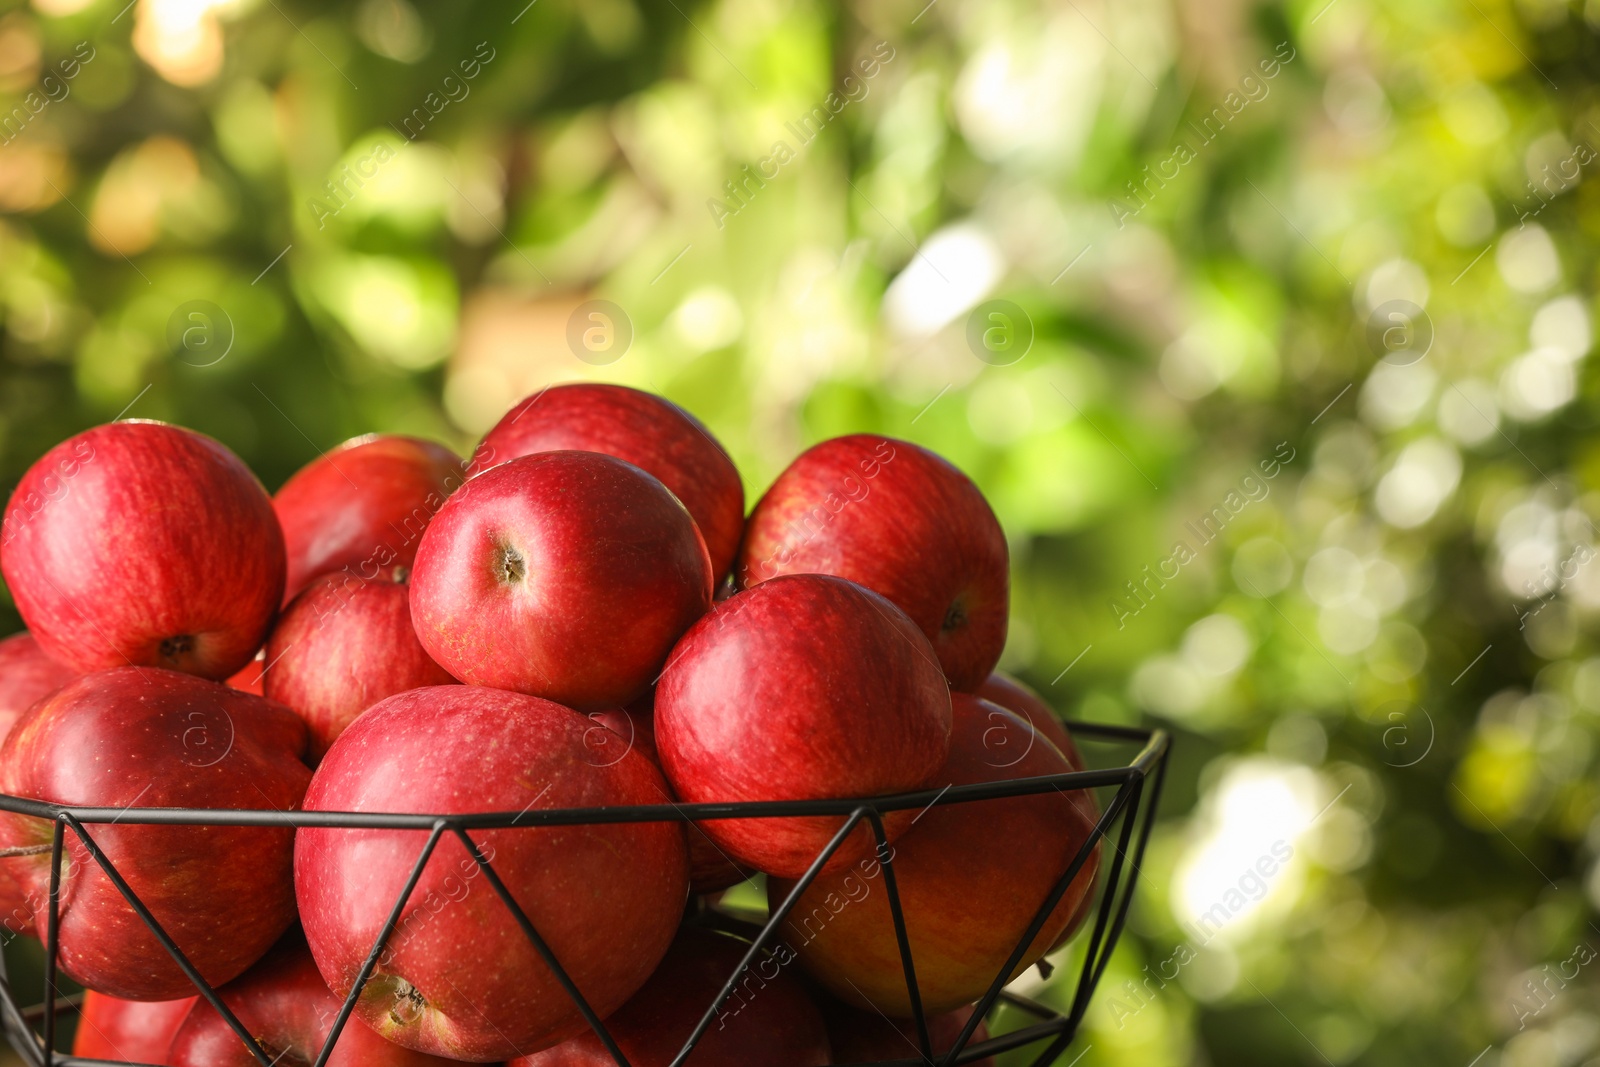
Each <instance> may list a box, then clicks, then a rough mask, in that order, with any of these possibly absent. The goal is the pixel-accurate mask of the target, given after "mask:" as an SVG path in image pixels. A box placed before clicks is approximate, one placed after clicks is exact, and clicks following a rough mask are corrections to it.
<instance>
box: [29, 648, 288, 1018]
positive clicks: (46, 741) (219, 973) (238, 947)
mask: <svg viewBox="0 0 1600 1067" xmlns="http://www.w3.org/2000/svg"><path fill="white" fill-rule="evenodd" d="M305 747H306V728H305V725H304V724H303V723H302V722H301V721H300V720H299V719H298V718H296V717H295V715H294V713H293V712H291V711H290V710H289V709H288V708H285V707H282V706H280V705H278V704H274V703H272V702H271V701H268V700H264V699H262V698H261V697H257V696H251V695H250V694H248V693H241V692H239V691H238V690H235V689H230V688H228V687H227V686H225V685H221V684H219V683H217V682H209V681H206V680H204V679H202V678H195V677H193V676H192V675H187V674H180V673H178V672H176V671H164V670H160V669H158V668H151V667H118V668H116V669H114V670H109V671H102V672H100V673H98V674H88V675H84V676H83V677H82V678H79V679H78V680H77V681H74V682H70V683H68V684H67V685H66V686H65V687H63V688H62V689H61V690H60V691H58V692H57V693H55V694H54V695H53V696H50V697H47V698H45V699H44V700H42V701H40V702H39V703H38V704H35V705H34V706H33V708H32V709H31V710H30V711H28V713H27V714H26V715H24V716H23V717H22V718H21V719H20V720H18V722H17V725H16V726H15V727H14V728H13V729H12V731H11V734H10V735H9V736H8V737H7V738H6V741H5V745H4V747H3V748H0V792H5V793H8V794H11V795H14V796H21V797H29V798H32V799H35V800H45V801H52V802H55V803H61V804H73V805H82V806H87V807H110V808H121V807H149V808H243V809H250V810H277V811H288V810H289V809H291V808H293V807H295V806H296V805H297V804H298V803H299V802H300V797H301V795H302V794H303V793H304V792H305V788H306V784H307V782H308V780H309V779H310V777H311V772H310V771H309V770H307V769H306V767H305V765H304V764H303V763H301V762H300V756H301V754H302V753H304V751H305ZM50 829H51V828H50V824H49V823H47V822H45V821H43V820H39V819H33V818H25V817H23V816H20V815H13V814H9V813H6V814H0V847H13V848H15V847H25V846H36V847H37V846H46V845H48V844H49V842H50ZM86 829H87V831H88V833H89V835H90V837H91V838H93V839H94V841H95V843H96V844H97V845H98V846H99V847H100V848H101V849H102V850H103V851H104V853H105V855H106V856H107V858H108V859H109V860H110V861H111V863H112V864H113V865H114V866H115V867H116V869H117V871H118V872H119V873H120V874H121V875H122V877H123V878H124V879H125V880H126V881H127V883H128V884H129V886H130V887H131V888H132V889H133V891H134V893H136V894H137V895H138V896H139V898H140V899H141V900H142V901H143V902H144V904H145V906H146V907H148V908H149V909H150V912H151V914H152V915H154V916H155V919H156V921H157V922H159V923H160V924H161V926H162V927H163V929H165V930H166V931H167V933H168V934H170V935H171V936H172V939H173V940H174V941H175V942H177V944H178V947H179V948H181V949H182V950H183V951H184V954H185V955H187V956H188V958H189V961H190V962H191V963H192V964H193V965H194V966H195V967H196V968H197V969H198V970H199V971H200V973H201V974H202V975H203V976H205V978H206V980H207V981H209V982H211V983H213V984H221V983H223V982H226V981H228V980H230V979H232V978H234V977H237V976H238V975H239V974H240V973H241V972H243V971H244V969H245V968H246V967H248V966H250V964H252V963H254V962H255V961H256V959H257V958H259V957H260V956H261V954H262V953H263V952H265V951H266V950H267V949H268V948H269V947H271V945H272V943H273V942H274V941H276V940H277V939H278V937H279V935H280V934H282V933H283V931H284V930H285V929H287V928H288V926H289V925H290V924H291V923H292V922H293V921H294V914H295V912H294V883H293V874H292V866H291V864H292V862H293V842H294V831H293V830H292V829H289V828H278V827H259V826H206V827H194V826H148V825H136V824H133V823H132V822H114V823H110V824H104V825H102V824H97V823H91V824H88V825H87V826H86ZM64 858H65V862H64V865H63V869H62V884H61V927H60V935H61V936H60V952H61V969H62V970H63V971H64V972H66V974H67V975H68V976H69V977H71V978H72V979H73V980H75V981H77V982H79V983H81V984H83V985H85V986H88V987H89V988H91V989H94V990H96V991H98V992H101V993H109V994H111V995H113V996H117V997H125V998H128V999H131V1000H169V999H172V998H174V997H178V996H182V995H184V994H186V993H190V992H192V991H193V988H194V987H193V986H192V985H191V984H190V982H189V980H188V979H187V978H186V977H184V974H183V972H182V971H181V970H180V969H179V968H178V965H177V964H176V963H175V962H174V961H173V960H172V957H170V956H169V955H167V953H166V951H165V950H164V949H163V948H162V947H161V944H160V942H158V941H157V940H156V938H155V935H153V934H152V933H151V932H150V931H149V929H148V928H147V927H146V926H145V925H144V923H143V922H141V921H140V919H139V917H138V916H137V915H136V914H135V913H134V911H133V909H132V908H131V907H129V906H128V904H127V902H126V901H124V900H123V898H122V896H121V895H120V894H119V893H118V892H117V889H116V887H115V886H114V885H113V884H112V883H111V880H110V879H109V878H107V877H106V875H105V872H104V871H102V870H101V868H100V866H99V865H98V864H97V863H96V862H95V861H94V860H93V859H92V858H91V857H90V855H89V853H88V850H87V849H86V848H85V847H84V846H83V844H82V842H81V841H79V840H78V838H77V835H76V834H74V833H71V832H68V833H67V835H66V855H65V857H64ZM5 863H6V865H7V868H6V869H7V871H8V872H10V873H11V874H12V875H13V876H14V877H15V878H16V879H17V880H18V881H19V882H20V883H21V885H22V888H23V890H24V892H25V894H26V900H25V902H24V905H25V907H27V908H29V909H31V911H32V913H33V918H34V921H35V923H36V925H37V926H38V927H39V928H40V929H41V931H42V929H43V927H44V925H45V914H46V911H45V909H46V907H47V900H48V892H49V881H50V855H49V852H48V850H45V851H43V852H40V853H36V854H28V855H18V856H13V857H12V858H9V859H7V860H5Z"/></svg>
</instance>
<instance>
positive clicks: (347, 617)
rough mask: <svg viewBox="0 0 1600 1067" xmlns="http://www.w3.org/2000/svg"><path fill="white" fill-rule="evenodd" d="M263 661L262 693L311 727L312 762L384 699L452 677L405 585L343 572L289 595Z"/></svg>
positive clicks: (327, 576) (269, 640)
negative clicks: (425, 641)
mask: <svg viewBox="0 0 1600 1067" xmlns="http://www.w3.org/2000/svg"><path fill="white" fill-rule="evenodd" d="M266 664H267V668H266V673H265V690H264V691H265V694H266V696H268V697H270V698H271V699H273V700H276V701H278V702H279V703H281V704H285V705H287V706H289V707H290V708H293V709H294V710H295V711H296V712H297V713H299V715H300V717H301V718H302V719H304V720H305V721H306V725H307V726H308V727H310V729H311V754H310V759H311V763H312V766H315V765H316V763H317V761H319V760H321V759H322V756H323V753H325V752H327V751H328V746H329V745H331V744H333V742H334V740H335V739H337V738H338V736H339V735H340V734H341V733H343V732H344V729H345V727H347V726H349V725H350V723H352V722H354V721H355V718H356V716H357V715H360V714H361V713H362V712H363V711H366V710H367V709H368V708H370V707H371V706H372V705H374V704H376V703H377V702H378V701H380V700H382V699H383V698H384V697H389V696H393V695H394V694H396V693H403V692H405V691H406V690H407V689H420V688H421V687H423V686H427V685H449V684H450V683H451V682H453V681H454V680H455V679H453V678H451V677H450V672H449V671H447V670H445V669H444V668H443V667H441V666H439V665H438V664H437V663H435V662H434V661H433V659H432V657H430V656H429V655H428V653H427V652H426V651H424V650H423V648H422V643H421V642H420V641H418V640H417V634H416V631H415V630H414V629H413V628H412V626H411V598H410V590H409V589H407V588H406V586H405V585H404V584H402V583H399V582H394V581H391V580H389V579H387V578H376V579H363V578H356V577H353V576H352V575H349V574H346V573H343V572H340V573H336V574H325V575H323V576H321V577H320V578H315V579H313V580H312V582H311V584H310V585H309V586H307V587H306V588H305V590H304V591H303V592H301V594H300V595H299V596H297V597H295V599H294V601H293V602H292V603H290V605H289V607H288V610H286V611H285V612H284V613H283V617H282V618H281V619H279V620H278V624H277V626H275V627H274V628H273V630H272V636H271V637H269V638H268V639H267V651H266Z"/></svg>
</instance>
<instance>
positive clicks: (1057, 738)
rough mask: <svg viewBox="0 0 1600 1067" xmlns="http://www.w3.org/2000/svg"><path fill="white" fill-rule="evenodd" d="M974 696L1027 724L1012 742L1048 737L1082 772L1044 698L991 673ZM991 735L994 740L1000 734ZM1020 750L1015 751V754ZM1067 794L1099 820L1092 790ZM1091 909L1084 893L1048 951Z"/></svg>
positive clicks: (1074, 751)
mask: <svg viewBox="0 0 1600 1067" xmlns="http://www.w3.org/2000/svg"><path fill="white" fill-rule="evenodd" d="M976 695H977V696H980V697H982V698H983V699H985V700H988V701H991V702H993V703H995V704H998V705H1000V706H1001V707H1002V708H1005V709H1006V710H1007V711H1009V712H1011V713H1012V714H1013V715H1015V716H1016V717H1017V718H1019V719H1021V720H1022V721H1023V722H1025V723H1027V724H1028V726H1029V727H1030V728H1031V729H1032V731H1034V732H1033V733H1030V734H1029V735H1028V736H1027V737H1026V738H1018V739H1016V740H1017V742H1018V743H1019V745H1020V746H1021V747H1026V746H1027V745H1029V744H1032V743H1034V737H1035V736H1037V737H1043V738H1048V739H1049V740H1050V742H1051V743H1052V744H1054V745H1055V746H1056V748H1057V749H1059V750H1060V751H1061V754H1062V755H1063V756H1065V757H1066V760H1067V764H1068V766H1070V767H1071V768H1072V769H1073V770H1075V771H1081V770H1083V768H1084V762H1083V754H1082V753H1080V752H1079V751H1078V746H1077V743H1076V742H1074V741H1073V740H1072V735H1071V734H1070V733H1068V732H1067V727H1066V724H1064V723H1063V722H1062V721H1061V720H1060V719H1058V718H1056V713H1055V709H1054V708H1052V707H1051V706H1050V705H1049V704H1046V703H1045V702H1044V698H1043V697H1041V696H1040V695H1039V694H1038V693H1036V692H1034V691H1033V690H1032V689H1031V688H1029V687H1028V686H1027V685H1025V684H1024V683H1022V682H1021V681H1019V680H1017V679H1016V678H1013V677H1011V676H1010V675H1009V674H1006V673H1004V672H1002V671H995V672H994V673H993V674H991V675H989V677H988V679H987V680H986V681H985V682H984V683H983V684H982V685H981V686H979V687H978V690H977V693H976ZM994 736H997V737H998V736H1000V735H998V734H997V735H994ZM1021 747H1019V749H1018V751H1019V752H1020V751H1021ZM1014 754H1015V753H1014ZM1069 795H1070V796H1071V798H1072V800H1073V802H1074V803H1076V804H1077V805H1078V808H1079V810H1081V811H1082V812H1083V814H1084V817H1085V818H1087V819H1088V820H1089V822H1090V823H1091V824H1093V823H1096V822H1099V821H1100V805H1099V803H1097V802H1096V801H1095V798H1094V791H1093V790H1090V789H1074V790H1071V791H1070V793H1069ZM1099 849H1100V846H1099V845H1098V844H1097V845H1095V851H1096V854H1097V855H1098V853H1099ZM1093 910H1094V893H1093V891H1091V892H1088V893H1085V894H1084V895H1083V899H1082V900H1081V901H1079V902H1078V910H1077V911H1075V912H1074V913H1073V915H1072V920H1071V921H1070V922H1068V923H1067V926H1066V929H1064V930H1062V931H1061V936H1060V937H1059V938H1057V939H1056V943H1055V944H1054V945H1052V946H1051V949H1050V950H1051V951H1052V952H1054V951H1055V950H1056V949H1058V948H1060V947H1061V946H1062V945H1064V944H1066V943H1067V942H1068V941H1070V940H1072V935H1073V934H1076V933H1077V932H1078V928H1079V927H1081V926H1082V925H1083V923H1084V920H1086V919H1087V918H1088V917H1089V913H1090V912H1092V911H1093Z"/></svg>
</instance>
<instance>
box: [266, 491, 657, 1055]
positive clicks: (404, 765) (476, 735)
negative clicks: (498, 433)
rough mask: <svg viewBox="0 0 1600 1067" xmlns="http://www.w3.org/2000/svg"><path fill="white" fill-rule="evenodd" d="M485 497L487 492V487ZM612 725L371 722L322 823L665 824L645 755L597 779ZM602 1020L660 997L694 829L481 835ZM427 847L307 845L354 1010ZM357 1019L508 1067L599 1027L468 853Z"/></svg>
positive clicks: (555, 719)
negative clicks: (342, 817)
mask: <svg viewBox="0 0 1600 1067" xmlns="http://www.w3.org/2000/svg"><path fill="white" fill-rule="evenodd" d="M470 484H471V483H469V486H470ZM594 725H595V724H594V723H593V722H591V721H590V720H589V719H587V718H585V717H584V716H582V715H579V714H578V713H576V712H574V711H572V710H571V709H569V708H565V707H562V706H560V705H559V704H554V703H551V702H550V701H548V700H542V699H540V698H538V697H531V696H526V695H524V694H521V693H513V692H510V691H508V690H503V689H489V688H485V687H482V686H461V685H448V686H433V687H429V688H426V689H413V690H411V691H410V692H407V693H400V694H398V695H396V696H392V697H390V698H389V699H387V700H385V701H382V702H381V703H379V704H378V705H377V706H376V707H373V708H369V709H368V710H367V711H366V712H365V713H364V714H363V715H361V717H360V718H358V719H356V721H355V722H354V723H352V724H351V725H350V727H349V729H347V730H345V732H344V733H343V734H342V735H341V736H340V737H339V739H338V740H337V741H335V742H334V743H333V747H332V748H330V749H329V750H328V754H327V755H326V756H325V757H324V758H323V760H322V764H321V766H319V767H318V768H317V772H316V776H315V778H314V780H313V781H312V783H311V787H310V789H309V790H308V791H307V793H306V799H305V807H306V810H308V811H357V812H360V811H373V812H379V811H381V812H412V813H418V814H467V813H473V812H505V811H512V812H524V813H527V812H537V811H538V810H540V809H545V808H578V807H601V806H622V805H640V804H663V803H665V801H666V797H667V792H666V783H665V782H664V781H662V779H661V774H660V772H659V771H658V770H657V769H656V768H655V766H654V765H653V764H652V763H651V762H650V760H649V759H647V758H646V757H645V756H644V755H643V754H642V753H640V752H636V751H628V752H626V753H624V754H623V755H622V757H621V758H620V759H617V760H616V761H614V762H607V761H605V760H597V759H595V758H594V753H593V751H592V750H591V748H590V747H589V744H588V742H587V741H586V739H585V733H586V732H587V731H588V730H590V729H591V728H593V727H594ZM469 836H470V837H471V839H472V841H473V842H474V844H475V845H476V847H477V848H478V849H480V850H481V851H482V853H483V855H484V857H485V858H486V859H487V860H488V862H489V863H491V864H492V865H493V869H494V871H495V873H496V875H497V876H498V877H499V878H500V880H501V882H502V883H503V884H504V886H505V888H506V891H507V892H508V893H509V894H510V896H511V897H512V899H514V900H515V901H516V902H517V904H518V906H519V907H521V908H522V909H523V911H524V912H525V913H526V914H527V916H528V919H529V920H530V921H531V922H532V923H533V925H534V928H535V929H537V930H538V931H539V933H540V935H541V936H542V938H543V939H544V941H545V942H546V943H547V944H548V945H549V947H550V950H551V952H552V953H554V955H555V958H556V959H557V960H559V961H561V963H562V964H563V966H564V968H565V969H566V971H567V973H568V974H569V975H570V976H571V978H572V980H573V982H575V983H576V985H577V987H578V989H580V990H581V991H582V992H583V995H584V997H585V998H586V999H587V1000H588V1002H589V1004H590V1005H591V1007H592V1008H593V1009H594V1011H595V1012H597V1013H598V1014H599V1015H601V1016H602V1017H604V1016H607V1015H609V1014H610V1013H611V1012H613V1011H615V1010H616V1009H617V1008H619V1007H620V1006H621V1005H622V1004H623V1003H624V1002H625V1001H626V1000H627V999H628V998H629V997H630V996H632V995H633V994H634V992H636V991H637V990H638V989H639V987H640V986H642V985H643V984H644V982H645V980H646V979H647V978H649V977H650V974H651V972H652V971H653V970H654V969H655V966H656V964H657V963H658V962H659V961H660V959H661V957H662V956H663V955H664V954H665V953H666V950H667V946H668V945H670V944H671V942H672V938H673V934H674V932H675V931H676V930H677V926H678V921H679V919H680V918H681V917H682V914H683V909H684V905H685V903H686V901H687V899H688V854H687V850H686V848H685V846H684V838H683V829H682V827H680V826H679V825H678V824H677V823H676V822H638V823H632V822H629V823H607V824H596V825H586V826H552V827H530V826H521V827H510V828H506V829H498V830H481V831H480V830H474V831H471V832H470V835H469ZM426 838H427V835H426V834H425V833H420V832H416V831H409V830H377V829H359V830H347V829H325V828H314V827H306V828H303V829H302V830H301V831H300V833H299V836H298V838H297V839H296V843H295V886H296V891H297V896H298V900H299V904H300V916H301V921H302V924H303V926H304V928H305V932H306V939H307V941H308V942H309V944H310V947H311V953H312V955H313V956H314V957H315V959H316V961H317V966H318V968H319V970H320V971H321V973H322V976H323V979H324V980H325V981H326V982H327V983H328V985H329V986H330V987H331V988H332V989H333V991H334V992H335V993H336V994H338V995H340V996H345V995H348V994H349V992H350V990H351V989H352V988H353V987H354V985H355V978H356V975H357V973H358V972H359V971H360V969H361V966H362V963H363V961H364V960H365V959H366V958H367V955H368V953H369V952H370V951H371V949H372V945H373V943H374V942H375V941H376V940H377V936H378V933H379V931H380V930H381V929H382V927H383V924H384V923H385V921H387V919H388V917H389V914H390V911H391V909H393V907H394V906H395V901H396V899H397V898H398V897H399V895H400V892H401V890H402V888H403V887H404V886H405V884H406V880H407V878H408V877H409V876H410V875H411V872H412V869H413V867H414V865H415V864H416V862H417V858H418V856H419V854H420V851H421V849H422V847H423V844H424V841H425V840H426ZM355 1011H356V1014H357V1015H358V1016H359V1017H360V1018H361V1019H362V1020H363V1021H364V1022H365V1023H366V1024H368V1025H370V1026H371V1027H372V1028H373V1029H375V1030H377V1031H378V1032H379V1033H380V1034H382V1035H383V1036H384V1037H386V1038H388V1039H389V1040H391V1041H394V1042H397V1043H399V1044H402V1045H405V1046H407V1047H408V1048H414V1049H417V1050H419V1051H422V1052H428V1053H431V1054H434V1055H440V1056H448V1057H452V1058H455V1059H466V1060H478V1061H488V1060H500V1059H506V1058H509V1057H511V1056H515V1055H518V1054H523V1053H531V1052H534V1051H537V1050H539V1049H541V1048H545V1047H548V1046H550V1045H554V1044H557V1043H559V1042H561V1041H565V1040H566V1039H567V1038H570V1037H573V1036H575V1035H576V1034H578V1033H579V1032H581V1031H582V1030H583V1029H584V1027H585V1023H584V1020H583V1017H582V1015H581V1014H580V1013H579V1011H578V1010H577V1008H576V1007H575V1006H574V1004H573V1002H572V1001H571V999H570V998H569V997H568V996H567V993H566V992H565V990H564V989H563V988H562V986H561V984H560V983H559V981H558V979H557V977H556V975H555V973H554V972H553V971H552V970H551V969H550V968H549V967H548V966H547V965H546V964H545V963H544V961H543V960H542V958H541V957H540V956H539V954H538V953H537V952H536V951H535V949H534V947H533V946H532V944H530V943H529V941H528V939H527V938H526V937H525V936H524V934H523V932H522V929H521V928H520V926H518V924H517V923H516V921H515V919H514V918H513V917H512V915H511V913H510V912H509V910H508V909H507V907H506V905H505V904H504V903H503V902H502V900H501V899H500V897H499V896H498V895H497V893H496V891H495V889H494V888H493V887H492V885H491V884H489V882H488V879H487V877H486V876H485V875H484V874H483V873H482V872H481V871H480V870H479V868H478V867H477V865H476V863H475V862H474V860H473V858H472V856H471V854H470V853H469V852H468V851H467V848H466V846H465V845H464V844H463V843H462V841H461V840H460V839H459V838H458V837H457V836H455V835H454V834H450V833H447V834H445V835H444V836H443V837H442V838H441V839H440V841H439V843H438V846H437V848H436V850H435V851H434V853H433V854H432V855H431V856H430V857H429V860H428V863H427V864H426V866H425V867H424V869H423V871H422V873H421V877H420V880H419V881H418V882H417V885H416V887H415V889H414V890H413V892H412V893H411V895H410V897H409V898H408V903H407V905H406V908H405V910H404V911H403V912H402V914H401V916H400V919H399V922H398V924H397V925H396V927H395V930H394V934H393V936H392V937H391V939H390V941H389V943H388V945H387V946H386V947H385V949H384V951H383V953H382V954H381V955H380V957H379V960H378V964H377V969H376V971H375V973H374V976H373V979H372V981H371V982H369V983H368V984H367V985H366V986H365V988H364V989H363V991H362V993H361V995H360V997H359V998H358V999H357V1001H356V1006H355Z"/></svg>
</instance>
